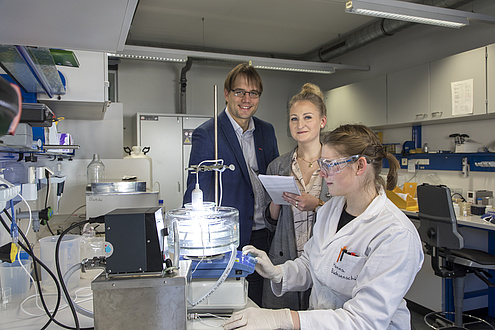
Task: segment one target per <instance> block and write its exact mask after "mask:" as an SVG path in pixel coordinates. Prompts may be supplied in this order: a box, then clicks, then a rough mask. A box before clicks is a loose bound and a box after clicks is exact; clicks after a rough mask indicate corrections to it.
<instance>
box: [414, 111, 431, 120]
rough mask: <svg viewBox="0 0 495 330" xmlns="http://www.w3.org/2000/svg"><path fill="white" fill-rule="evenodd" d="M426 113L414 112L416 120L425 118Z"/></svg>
mask: <svg viewBox="0 0 495 330" xmlns="http://www.w3.org/2000/svg"><path fill="white" fill-rule="evenodd" d="M427 116H428V115H427V114H426V113H418V114H416V120H422V119H425V118H426V117H427Z"/></svg>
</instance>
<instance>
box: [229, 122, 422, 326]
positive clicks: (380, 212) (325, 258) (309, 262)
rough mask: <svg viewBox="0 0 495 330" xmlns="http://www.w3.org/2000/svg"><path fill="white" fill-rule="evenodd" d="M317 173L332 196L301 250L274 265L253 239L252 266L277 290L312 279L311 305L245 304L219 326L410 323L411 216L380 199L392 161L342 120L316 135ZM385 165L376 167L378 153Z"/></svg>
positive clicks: (418, 255)
mask: <svg viewBox="0 0 495 330" xmlns="http://www.w3.org/2000/svg"><path fill="white" fill-rule="evenodd" d="M322 143H323V148H322V155H321V158H320V159H319V160H318V162H319V165H320V169H321V171H320V175H321V176H322V177H323V178H324V179H325V182H326V183H327V186H328V189H329V192H330V194H332V196H334V198H332V199H331V200H330V201H329V202H327V203H325V205H324V206H323V207H322V208H321V209H320V211H319V212H318V216H317V220H316V224H315V227H314V231H313V237H312V238H311V239H310V240H309V241H308V243H307V244H306V245H305V247H304V252H303V254H302V255H301V256H300V257H299V258H297V259H295V260H293V261H292V260H291V261H287V262H285V263H284V264H282V265H277V266H274V265H273V264H272V263H271V261H270V259H269V258H268V257H267V255H266V253H265V252H263V251H260V250H257V249H256V248H254V247H252V246H246V247H244V249H243V251H244V252H245V253H251V254H254V255H256V259H257V260H258V264H257V265H256V271H257V272H258V273H259V274H261V275H262V276H263V277H266V278H269V279H270V280H271V287H272V291H273V292H274V293H275V294H276V295H283V294H284V293H285V292H289V291H304V290H306V289H308V288H310V287H312V292H311V297H310V310H308V311H298V312H296V311H290V310H288V309H281V310H270V309H258V308H248V309H245V310H243V311H240V312H237V313H234V314H233V315H232V317H231V318H230V319H229V320H227V321H226V323H225V325H224V328H225V329H236V328H241V329H346V330H347V329H401V330H403V329H410V314H409V310H408V309H407V307H406V302H405V300H404V295H405V294H406V292H407V290H408V289H409V287H410V286H411V284H412V282H413V280H414V277H415V276H416V274H417V272H418V271H419V269H420V268H421V265H422V263H423V250H422V245H421V241H420V238H419V235H418V233H417V230H416V228H415V227H414V225H413V224H412V222H411V221H410V220H409V219H408V218H407V217H406V216H405V215H404V214H403V213H402V212H401V211H400V210H399V209H398V208H397V207H396V206H395V205H394V204H393V203H392V202H390V200H388V199H387V196H386V194H385V191H384V189H385V188H386V189H388V190H392V189H393V188H394V187H395V185H396V183H397V169H398V168H399V164H398V162H397V160H396V159H395V157H393V155H391V154H389V153H387V152H386V151H385V150H384V148H383V147H382V145H381V144H380V142H379V140H378V138H377V136H376V135H375V134H374V133H373V132H372V131H371V130H370V129H368V128H367V127H365V126H363V125H343V126H340V127H339V128H337V129H335V130H334V131H332V132H329V133H326V134H325V135H324V136H323V137H322ZM383 159H387V160H388V162H389V164H390V169H389V172H388V175H387V182H386V183H385V182H384V180H383V178H381V176H380V175H379V173H380V171H381V169H382V160H383Z"/></svg>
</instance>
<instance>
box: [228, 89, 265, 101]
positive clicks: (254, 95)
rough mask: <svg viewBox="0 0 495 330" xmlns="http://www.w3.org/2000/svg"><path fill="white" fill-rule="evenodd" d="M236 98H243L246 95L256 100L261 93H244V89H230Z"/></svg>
mask: <svg viewBox="0 0 495 330" xmlns="http://www.w3.org/2000/svg"><path fill="white" fill-rule="evenodd" d="M231 91H232V92H233V93H234V96H236V97H244V95H246V94H248V95H249V97H250V98H252V99H257V98H259V97H260V96H261V93H260V92H258V91H250V92H248V91H245V90H244V89H231Z"/></svg>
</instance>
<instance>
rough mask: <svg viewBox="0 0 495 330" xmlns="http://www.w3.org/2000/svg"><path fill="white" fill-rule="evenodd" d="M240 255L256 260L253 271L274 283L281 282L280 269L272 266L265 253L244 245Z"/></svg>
mask: <svg viewBox="0 0 495 330" xmlns="http://www.w3.org/2000/svg"><path fill="white" fill-rule="evenodd" d="M242 253H243V254H250V255H252V256H253V257H255V258H256V261H257V263H256V266H255V268H254V269H255V270H256V272H258V274H260V275H261V276H263V277H264V278H268V279H270V280H272V281H273V282H275V283H280V282H282V267H280V266H274V265H273V264H272V262H271V261H270V258H268V256H267V255H266V252H265V251H262V250H258V249H257V248H255V247H254V246H252V245H246V246H245V247H243V248H242Z"/></svg>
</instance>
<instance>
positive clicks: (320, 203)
mask: <svg viewBox="0 0 495 330" xmlns="http://www.w3.org/2000/svg"><path fill="white" fill-rule="evenodd" d="M323 204H325V202H324V201H322V200H321V199H318V205H316V206H315V208H314V209H313V212H318V210H319V209H320V207H322V206H323Z"/></svg>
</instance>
